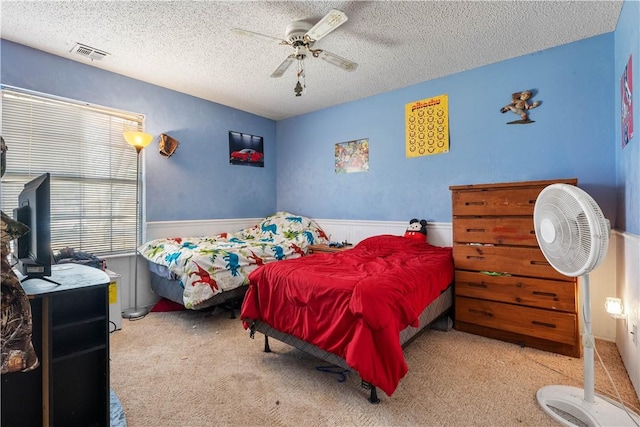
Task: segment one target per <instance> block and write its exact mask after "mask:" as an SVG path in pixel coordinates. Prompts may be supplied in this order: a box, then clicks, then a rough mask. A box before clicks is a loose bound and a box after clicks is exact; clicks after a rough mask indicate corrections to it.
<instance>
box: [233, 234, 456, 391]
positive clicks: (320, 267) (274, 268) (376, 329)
mask: <svg viewBox="0 0 640 427" xmlns="http://www.w3.org/2000/svg"><path fill="white" fill-rule="evenodd" d="M453 271H454V270H453V259H452V255H451V248H450V247H438V246H432V245H430V244H428V243H424V242H419V241H415V240H412V239H407V238H404V237H401V236H393V235H380V236H373V237H369V238H367V239H365V240H363V241H361V242H360V243H359V244H357V245H356V246H355V247H354V248H353V249H350V250H346V251H342V252H336V253H317V254H313V255H309V256H305V257H302V258H297V259H291V260H285V261H281V262H278V263H272V264H268V265H264V266H263V267H261V268H259V269H257V270H255V271H254V272H252V273H251V274H250V276H249V289H248V290H247V294H246V296H245V299H244V302H243V305H242V310H241V318H242V321H243V325H244V327H245V328H251V329H252V330H253V329H254V328H255V327H256V325H258V326H260V325H262V326H265V325H266V326H267V328H266V330H267V331H269V332H271V331H279V332H281V333H282V334H284V335H285V336H290V337H292V339H293V340H295V341H297V342H302V343H308V344H310V345H311V346H313V347H314V348H318V349H320V350H321V351H322V352H323V353H325V354H329V355H335V356H337V359H341V360H344V361H345V362H346V365H347V366H348V367H349V368H350V369H353V370H355V371H356V372H357V373H358V375H359V376H360V377H361V378H362V380H363V381H364V382H367V383H369V384H370V385H372V386H373V387H374V388H373V391H374V393H375V387H379V388H380V389H381V390H382V391H384V392H385V393H386V394H387V395H388V396H391V395H392V394H393V392H394V391H395V390H396V387H397V386H398V383H399V382H400V380H401V379H402V377H404V375H405V374H406V373H407V371H408V368H407V364H406V362H405V360H404V355H403V352H402V342H401V341H403V340H402V339H400V338H399V337H401V332H404V331H406V330H408V329H414V330H415V332H416V333H417V331H418V328H419V327H422V326H424V325H420V324H419V323H420V320H421V313H423V312H425V311H426V308H427V307H428V306H429V305H430V304H431V303H432V302H433V301H436V300H441V299H442V298H440V297H441V296H442V295H443V294H444V292H445V291H448V292H449V293H450V285H451V283H452V282H453V275H454V273H453ZM450 301H451V298H450V297H449V298H448V304H449V305H450ZM445 308H447V309H448V307H445ZM436 314H437V315H440V314H442V313H440V311H438V312H437V313H436ZM431 320H433V319H431ZM258 330H259V331H260V332H264V333H265V335H268V334H270V333H269V332H265V328H264V327H263V328H262V329H260V328H259V329H258ZM275 338H278V339H280V338H279V337H278V336H275ZM327 360H329V359H327ZM372 397H373V394H372Z"/></svg>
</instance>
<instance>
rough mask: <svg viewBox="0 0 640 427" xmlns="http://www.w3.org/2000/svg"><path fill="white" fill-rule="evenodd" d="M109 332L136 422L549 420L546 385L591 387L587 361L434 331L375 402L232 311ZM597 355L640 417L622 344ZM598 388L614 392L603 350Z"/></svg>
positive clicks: (160, 316)
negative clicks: (542, 399)
mask: <svg viewBox="0 0 640 427" xmlns="http://www.w3.org/2000/svg"><path fill="white" fill-rule="evenodd" d="M122 323H123V324H122V330H119V331H116V332H114V333H112V334H111V388H112V389H113V390H114V391H115V392H116V393H117V395H118V397H119V398H120V400H121V402H122V405H123V407H124V411H125V414H126V418H127V423H128V426H129V427H137V426H154V427H156V426H171V427H182V426H184V427H192V426H193V427H195V426H316V425H317V426H320V425H322V426H325V425H329V426H418V425H420V426H432V425H447V426H459V425H464V426H470V425H482V426H514V425H526V426H547V425H557V424H556V423H555V422H554V421H553V420H552V419H551V418H550V417H549V416H547V415H546V414H545V413H544V412H543V411H542V410H541V409H540V407H539V406H538V404H537V401H536V397H535V395H536V391H537V390H538V389H539V388H540V387H543V386H545V385H555V384H560V385H571V386H576V387H580V388H581V387H582V378H583V371H582V370H583V363H582V360H581V359H575V358H571V357H567V356H561V355H558V354H553V353H547V352H544V351H539V350H535V349H531V348H521V347H519V346H517V345H514V344H508V343H504V342H501V341H496V340H491V339H488V338H483V337H479V336H476V335H471V334H467V333H463V332H459V331H456V330H451V331H448V332H443V331H437V330H427V331H425V332H424V333H422V334H420V335H419V336H418V337H417V338H416V339H415V340H414V341H413V342H412V343H411V344H410V345H409V346H408V347H407V348H406V350H405V357H406V360H407V363H408V365H409V373H408V374H407V375H406V376H405V378H404V379H403V380H402V381H401V383H400V385H399V387H398V389H397V390H396V392H395V393H394V394H393V396H391V397H388V396H386V395H385V394H384V393H383V392H381V391H379V393H378V395H379V397H380V399H381V400H382V402H381V403H380V404H378V405H372V404H370V403H369V402H368V401H367V397H368V392H367V391H366V390H363V389H361V388H360V379H359V378H358V376H357V375H356V374H354V373H350V374H349V376H348V379H347V381H346V382H344V383H340V382H338V381H337V377H336V376H334V375H332V374H327V373H323V372H320V371H318V370H317V369H316V367H317V366H324V365H325V363H324V362H323V361H320V360H317V359H314V358H313V357H311V356H309V355H307V354H305V353H303V352H301V351H299V350H296V349H293V348H292V347H289V346H288V345H286V344H282V343H280V342H278V341H276V340H273V339H271V340H270V344H271V349H272V351H273V352H272V353H264V352H263V351H262V350H263V345H264V340H263V335H261V334H258V333H257V334H256V339H253V340H252V339H250V338H249V335H248V332H247V331H245V330H244V329H243V328H242V324H241V322H240V320H238V319H233V320H232V319H229V316H228V313H227V312H224V311H222V310H219V309H216V310H215V311H213V312H208V313H201V312H194V311H181V312H166V313H150V314H149V315H147V316H146V317H145V318H143V319H141V320H136V321H129V320H123V322H122ZM596 348H597V350H598V352H599V353H600V354H601V356H602V357H603V359H604V361H605V363H606V366H607V369H608V370H609V371H610V373H611V375H612V377H613V378H614V379H615V381H616V386H617V387H618V389H619V392H620V393H621V394H622V396H623V399H624V400H625V402H626V404H627V406H629V407H631V408H632V409H633V410H634V411H635V412H636V413H638V412H640V402H639V401H638V398H637V395H636V393H635V391H634V390H633V387H632V386H631V383H630V381H629V378H628V376H627V373H626V371H625V370H624V367H623V365H622V360H621V358H620V355H619V354H618V351H617V349H616V347H615V344H613V343H609V342H605V341H601V340H597V347H596ZM595 378H596V380H595V384H596V393H599V394H603V395H605V396H610V397H614V398H615V394H614V391H613V388H612V386H611V385H610V383H609V380H608V378H607V376H606V374H605V372H604V370H603V368H602V367H601V366H600V363H599V362H598V359H597V356H596V367H595Z"/></svg>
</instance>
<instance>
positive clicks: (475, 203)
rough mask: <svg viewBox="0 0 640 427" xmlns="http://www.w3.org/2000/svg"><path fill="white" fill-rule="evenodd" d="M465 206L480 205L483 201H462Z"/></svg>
mask: <svg viewBox="0 0 640 427" xmlns="http://www.w3.org/2000/svg"><path fill="white" fill-rule="evenodd" d="M464 205H465V206H482V205H484V202H464Z"/></svg>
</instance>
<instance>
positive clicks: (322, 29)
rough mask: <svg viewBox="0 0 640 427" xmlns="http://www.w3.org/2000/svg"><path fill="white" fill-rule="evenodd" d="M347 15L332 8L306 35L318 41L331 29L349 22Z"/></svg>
mask: <svg viewBox="0 0 640 427" xmlns="http://www.w3.org/2000/svg"><path fill="white" fill-rule="evenodd" d="M347 19H348V18H347V15H345V13H344V12H341V11H339V10H337V9H332V10H331V11H330V12H329V13H327V14H326V15H325V16H324V18H322V19H321V20H320V21H318V23H317V24H316V25H314V26H313V27H311V29H310V30H309V31H307V34H305V37H309V38H310V39H311V40H314V41H318V40H320V39H321V38H323V37H324V36H326V35H327V34H329V33H330V32H331V31H333V30H335V29H336V28H338V27H339V26H340V25H342V24H344V23H345V22H347Z"/></svg>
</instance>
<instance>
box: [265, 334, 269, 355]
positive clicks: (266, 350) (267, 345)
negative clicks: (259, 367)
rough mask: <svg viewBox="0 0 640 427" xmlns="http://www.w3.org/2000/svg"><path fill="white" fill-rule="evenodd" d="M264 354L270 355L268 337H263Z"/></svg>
mask: <svg viewBox="0 0 640 427" xmlns="http://www.w3.org/2000/svg"><path fill="white" fill-rule="evenodd" d="M264 352H265V353H271V348H270V347H269V337H268V336H267V335H265V336H264Z"/></svg>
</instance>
